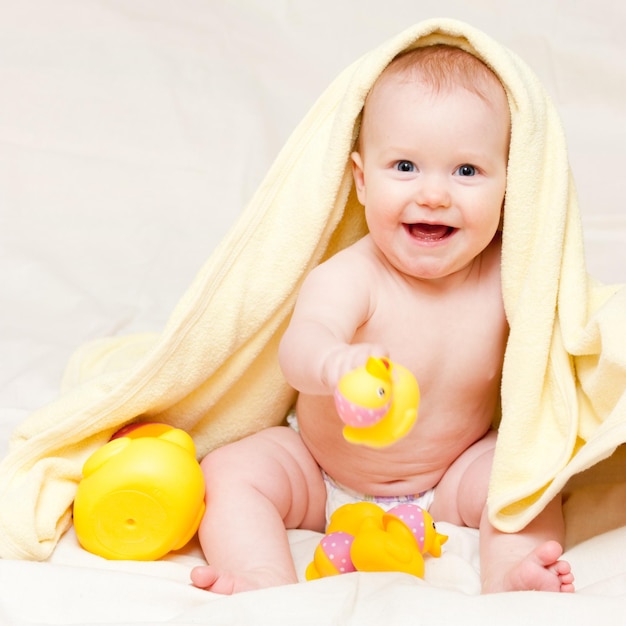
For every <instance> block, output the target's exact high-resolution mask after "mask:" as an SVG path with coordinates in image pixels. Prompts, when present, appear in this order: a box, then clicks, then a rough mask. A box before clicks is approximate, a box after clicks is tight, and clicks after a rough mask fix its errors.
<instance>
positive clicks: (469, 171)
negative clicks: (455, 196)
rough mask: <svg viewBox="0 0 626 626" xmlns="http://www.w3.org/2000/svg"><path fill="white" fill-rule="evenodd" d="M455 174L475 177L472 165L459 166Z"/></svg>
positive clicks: (474, 169)
mask: <svg viewBox="0 0 626 626" xmlns="http://www.w3.org/2000/svg"><path fill="white" fill-rule="evenodd" d="M457 174H458V175H459V176H475V174H476V168H475V167H474V166H473V165H468V164H467V163H466V164H465V165H461V166H460V167H459V169H458V170H457Z"/></svg>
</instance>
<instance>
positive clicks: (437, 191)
mask: <svg viewBox="0 0 626 626" xmlns="http://www.w3.org/2000/svg"><path fill="white" fill-rule="evenodd" d="M415 201H416V202H417V204H419V205H420V206H426V207H429V208H431V209H440V208H446V207H448V206H450V191H449V189H448V186H447V185H446V183H445V181H443V180H442V179H441V177H440V176H436V175H432V176H423V177H420V180H419V183H418V186H417V189H416V192H415Z"/></svg>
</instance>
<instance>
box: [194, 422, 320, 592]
mask: <svg viewBox="0 0 626 626" xmlns="http://www.w3.org/2000/svg"><path fill="white" fill-rule="evenodd" d="M202 470H203V472H204V476H205V481H206V505H207V509H206V513H205V515H204V518H203V520H202V523H201V524H200V529H199V531H198V534H199V538H200V544H201V546H202V549H203V551H204V554H205V557H206V559H207V561H208V563H209V564H208V565H205V566H200V567H196V568H194V569H193V570H192V572H191V580H192V582H193V584H194V585H195V586H197V587H201V588H204V589H208V590H211V591H214V592H216V593H224V594H231V593H236V592H239V591H247V590H252V589H259V588H262V587H271V586H276V585H282V584H288V583H294V582H297V576H296V571H295V568H294V564H293V559H292V557H291V552H290V549H289V542H288V539H287V531H286V529H287V528H306V529H310V530H316V531H320V532H323V530H324V508H325V503H326V488H325V486H324V481H323V478H322V475H321V472H320V469H319V467H318V466H317V464H316V462H315V460H314V459H313V457H312V456H311V454H310V453H309V451H308V450H307V448H306V446H305V445H304V443H303V442H302V439H301V438H300V436H299V435H298V434H297V433H296V432H294V431H293V430H292V429H290V428H286V427H276V428H269V429H267V430H264V431H261V432H259V433H257V434H255V435H252V436H250V437H247V438H245V439H242V440H240V441H238V442H235V443H233V444H229V445H226V446H224V447H222V448H219V449H217V450H215V451H213V452H211V453H209V454H208V455H207V456H206V457H205V459H204V460H203V461H202Z"/></svg>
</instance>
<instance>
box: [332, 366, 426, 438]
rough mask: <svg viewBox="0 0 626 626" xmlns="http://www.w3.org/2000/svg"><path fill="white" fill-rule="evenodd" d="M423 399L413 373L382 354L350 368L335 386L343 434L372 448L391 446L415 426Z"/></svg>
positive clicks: (336, 402) (336, 403)
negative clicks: (421, 399) (353, 368)
mask: <svg viewBox="0 0 626 626" xmlns="http://www.w3.org/2000/svg"><path fill="white" fill-rule="evenodd" d="M419 400H420V392H419V387H418V384H417V381H416V380H415V377H414V376H413V374H412V373H411V372H410V371H409V370H408V369H407V368H406V367H403V366H402V365H398V364H397V363H393V362H391V361H390V360H389V359H385V358H378V357H370V358H369V359H368V360H367V363H366V364H365V365H364V366H363V367H358V368H356V369H355V370H352V371H351V372H348V373H347V374H346V375H345V376H343V377H342V378H341V380H340V381H339V384H338V385H337V389H336V390H335V406H336V407H337V412H338V413H339V417H340V418H341V419H342V420H343V422H344V423H345V424H346V425H345V426H344V428H343V436H344V437H345V439H346V440H347V441H349V442H350V443H354V444H361V445H364V446H370V447H372V448H383V447H385V446H389V445H391V444H393V443H395V442H396V441H397V440H398V439H401V438H402V437H404V436H405V435H406V434H407V433H408V432H409V431H410V430H411V428H412V427H413V424H415V420H416V419H417V407H418V405H419Z"/></svg>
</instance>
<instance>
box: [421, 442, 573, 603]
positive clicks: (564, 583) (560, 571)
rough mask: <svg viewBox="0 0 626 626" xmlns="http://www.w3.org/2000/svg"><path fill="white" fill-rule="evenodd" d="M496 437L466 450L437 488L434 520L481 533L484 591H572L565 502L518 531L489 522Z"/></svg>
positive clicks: (547, 509) (557, 499)
mask: <svg viewBox="0 0 626 626" xmlns="http://www.w3.org/2000/svg"><path fill="white" fill-rule="evenodd" d="M495 442H496V434H495V433H494V432H491V433H489V434H488V435H486V436H485V437H484V438H483V439H481V440H480V441H478V442H477V443H475V444H474V445H473V446H471V447H470V448H468V450H466V451H465V452H464V453H463V454H462V455H461V456H460V457H459V458H458V459H457V460H456V461H455V462H454V463H453V464H452V466H451V467H450V468H449V469H448V471H447V472H446V474H445V476H444V477H443V478H442V480H441V481H440V483H439V485H437V487H436V489H435V500H434V502H433V505H432V507H431V513H432V515H433V518H434V519H435V521H437V520H441V521H447V522H451V523H453V524H458V525H463V526H468V527H470V528H479V529H480V567H481V578H482V589H483V592H494V591H524V590H542V591H564V592H571V591H574V585H573V582H574V576H573V574H572V572H571V567H570V565H569V563H568V562H567V561H564V560H561V559H560V557H561V554H562V552H563V548H562V542H563V536H564V523H563V514H562V510H561V499H560V498H556V499H555V500H554V501H553V502H551V503H550V504H549V505H548V506H547V507H546V508H545V509H544V511H543V512H542V513H540V514H539V515H538V516H537V518H535V519H534V520H533V521H532V522H531V523H530V524H529V525H528V526H527V527H526V528H524V529H523V530H521V531H520V532H518V533H502V532H499V531H498V530H496V529H495V528H494V527H493V526H492V525H491V524H490V523H489V520H488V518H487V506H486V503H487V491H488V487H489V477H490V475H491V466H492V462H493V451H494V448H495Z"/></svg>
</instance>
